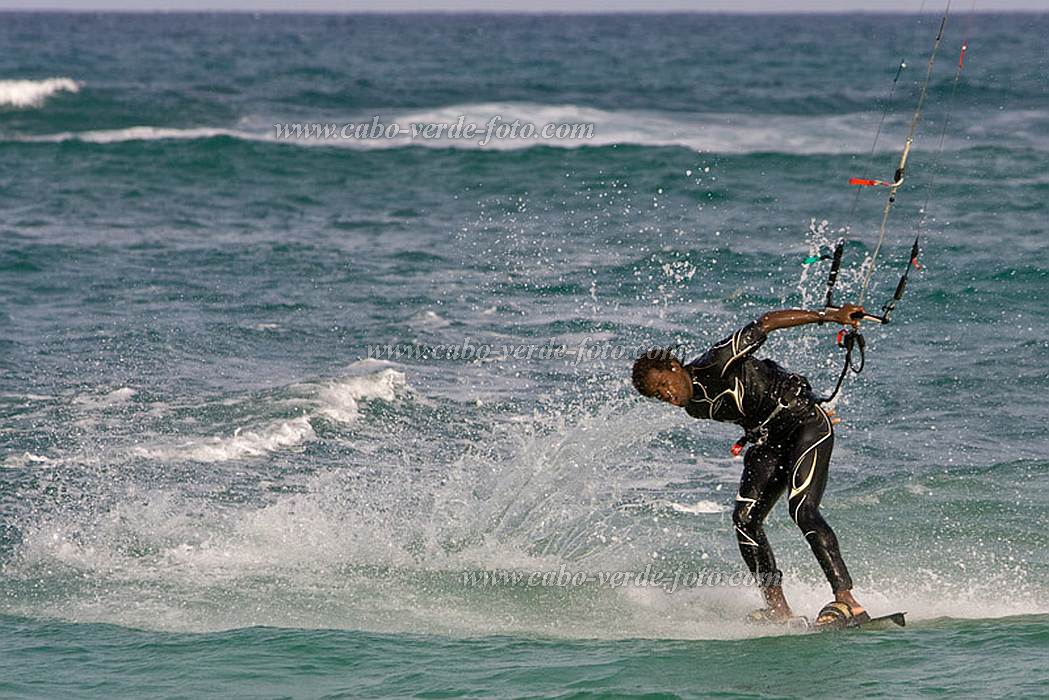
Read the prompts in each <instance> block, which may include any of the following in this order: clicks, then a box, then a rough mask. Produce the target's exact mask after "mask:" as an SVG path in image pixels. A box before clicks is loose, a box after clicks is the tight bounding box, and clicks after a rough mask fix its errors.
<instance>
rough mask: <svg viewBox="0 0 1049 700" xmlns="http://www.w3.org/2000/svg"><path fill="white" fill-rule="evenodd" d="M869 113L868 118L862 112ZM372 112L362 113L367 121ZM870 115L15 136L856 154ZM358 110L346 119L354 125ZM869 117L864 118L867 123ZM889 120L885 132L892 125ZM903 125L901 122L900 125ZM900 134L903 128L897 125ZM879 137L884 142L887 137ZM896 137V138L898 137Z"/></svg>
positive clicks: (670, 116) (597, 114) (409, 119)
mask: <svg viewBox="0 0 1049 700" xmlns="http://www.w3.org/2000/svg"><path fill="white" fill-rule="evenodd" d="M496 116H498V117H499V118H500V119H501V122H500V123H512V122H514V121H515V120H519V122H520V124H522V125H523V124H533V125H535V127H536V129H537V130H540V129H541V128H542V127H543V126H545V125H547V124H552V125H555V126H556V125H559V124H593V125H594V128H593V136H592V137H591V138H586V139H584V138H571V137H568V138H550V139H541V138H528V139H526V138H512V137H503V138H500V137H499V136H498V135H496V136H493V138H491V140H490V141H488V142H487V143H484V144H482V143H481V140H482V139H483V137H484V129H485V128H486V125H487V124H488V123H489V121H491V120H492V118H493V117H496ZM868 116H869V117H870V118H869V119H868V118H867V117H868ZM460 117H464V118H465V120H464V123H466V124H476V125H477V128H478V134H477V135H475V136H474V138H470V139H465V138H448V137H447V136H445V137H443V138H431V139H427V138H422V137H421V136H418V137H413V136H412V135H411V133H410V129H411V125H412V124H454V123H456V121H457V120H459V119H460ZM371 118H372V117H370V116H369V117H367V118H366V120H367V121H369V122H370V120H371ZM874 119H875V117H874V116H873V115H855V114H853V115H845V116H796V115H779V116H777V115H754V114H728V113H720V114H718V113H669V112H662V113H660V112H648V111H633V110H622V111H611V110H602V109H594V108H589V107H579V106H575V105H542V104H533V103H511V102H507V103H495V102H493V103H484V104H466V105H453V106H449V107H441V108H435V109H430V110H423V111H417V112H407V113H400V114H393V115H385V116H384V115H379V120H380V122H381V123H382V124H384V125H391V124H397V125H399V126H400V127H401V131H402V133H401V134H400V135H398V136H395V137H393V138H376V139H371V138H367V139H354V138H346V139H343V138H320V137H302V136H300V137H298V138H278V137H277V130H276V126H275V122H274V123H262V122H260V121H259V120H258V119H253V120H252V121H251V123H250V124H248V123H247V122H245V124H247V125H241V126H240V127H239V128H219V127H190V128H169V127H156V126H134V127H129V128H123V129H108V130H93V131H68V132H62V133H56V134H46V135H35V136H24V137H18V138H16V139H15V140H18V141H32V142H63V141H81V142H85V143H97V144H111V143H124V142H129V141H158V140H175V139H183V140H191V139H210V138H216V137H228V138H234V139H241V140H245V141H263V142H269V143H285V144H290V145H296V146H307V147H334V148H349V149H357V150H381V149H390V148H404V147H408V146H420V147H425V148H445V149H446V148H455V149H464V150H497V151H510V150H520V149H526V148H535V147H537V146H547V147H554V148H579V147H581V146H615V145H637V146H679V147H684V148H689V149H692V150H695V151H698V152H716V153H760V152H783V153H797V154H811V153H859V152H864V151H866V150H869V148H870V138H871V133H872V132H873V128H874ZM361 121H365V118H364V117H357V118H356V119H348V120H346V122H345V123H351V124H356V123H359V122H361ZM868 121H869V122H870V124H868ZM893 126H894V125H890V126H889V127H888V129H889V131H890V134H889V135H888V136H889V137H891V129H892V127H893ZM901 128H902V125H901ZM901 133H902V132H901ZM889 137H887V138H884V139H883V140H882V143H884V144H886V148H890V146H892V144H893V143H894V141H893V140H892V139H891V138H889ZM898 140H902V137H901V139H898Z"/></svg>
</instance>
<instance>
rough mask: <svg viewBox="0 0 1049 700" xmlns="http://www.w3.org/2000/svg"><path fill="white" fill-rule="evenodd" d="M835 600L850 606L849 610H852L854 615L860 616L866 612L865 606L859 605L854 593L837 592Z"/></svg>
mask: <svg viewBox="0 0 1049 700" xmlns="http://www.w3.org/2000/svg"><path fill="white" fill-rule="evenodd" d="M834 600H836V601H838V602H839V603H845V604H846V605H848V606H849V608H851V609H852V613H853V614H854V615H859V614H860V613H861V612H863V611H864V608H863V606H862V605H860V604H859V602H858V601H857V600H856V598H855V597H853V595H852V591H835V592H834Z"/></svg>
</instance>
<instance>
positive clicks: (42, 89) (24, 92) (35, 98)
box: [0, 78, 80, 108]
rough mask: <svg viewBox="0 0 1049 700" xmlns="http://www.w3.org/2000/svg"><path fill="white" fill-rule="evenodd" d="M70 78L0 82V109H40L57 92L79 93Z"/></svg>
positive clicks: (78, 89) (77, 87)
mask: <svg viewBox="0 0 1049 700" xmlns="http://www.w3.org/2000/svg"><path fill="white" fill-rule="evenodd" d="M79 91H80V86H79V85H77V83H76V81H75V80H73V79H72V78H47V79H46V80H0V107H18V108H26V107H40V106H42V105H43V104H44V102H46V101H47V98H49V97H51V96H52V95H54V94H55V93H58V92H79Z"/></svg>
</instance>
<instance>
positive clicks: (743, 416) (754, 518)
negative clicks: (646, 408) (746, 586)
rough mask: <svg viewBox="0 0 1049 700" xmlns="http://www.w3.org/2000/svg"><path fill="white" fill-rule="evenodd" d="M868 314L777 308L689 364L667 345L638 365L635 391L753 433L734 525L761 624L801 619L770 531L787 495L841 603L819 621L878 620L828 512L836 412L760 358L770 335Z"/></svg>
mask: <svg viewBox="0 0 1049 700" xmlns="http://www.w3.org/2000/svg"><path fill="white" fill-rule="evenodd" d="M862 316H863V309H862V308H861V307H859V306H854V305H852V304H846V305H845V306H843V307H842V308H840V309H826V310H825V311H804V310H801V309H788V310H782V311H770V312H769V313H767V314H765V315H764V316H762V317H761V318H759V319H758V320H757V321H755V322H753V323H750V324H748V325H746V326H744V327H743V328H741V329H739V330H738V331H736V332H735V333H733V334H732V335H731V336H729V337H728V338H726V339H725V340H723V341H721V342H720V343H717V344H716V345H714V346H713V347H712V348H710V349H709V350H708V351H707V352H706V353H705V354H704V355H703V356H702V357H700V358H699V359H698V360H695V361H693V362H691V363H689V364H687V365H683V364H682V363H681V361H680V360H678V359H677V358H675V357H673V356H672V355H671V354H670V353H669V352H668V351H667V350H663V349H660V350H651V351H649V352H647V353H645V354H644V355H642V356H641V357H639V358H638V359H637V361H636V362H635V363H634V370H633V383H634V387H635V388H636V389H637V390H638V391H639V392H641V394H643V395H644V396H651V397H654V398H657V399H660V400H662V401H666V402H667V403H670V404H673V405H674V406H680V407H682V408H684V409H685V410H686V411H687V412H688V414H689V415H690V416H692V417H694V418H706V419H711V420H716V421H727V422H731V423H737V424H738V425H740V426H742V427H743V429H744V430H745V431H746V432H745V435H744V437H743V439H742V440H741V441H740V443H737V445H740V446H742V444H744V443H749V444H750V449H748V450H747V453H746V456H745V458H744V462H743V475H742V477H741V478H740V484H739V494H738V495H737V496H736V507H735V511H734V512H733V514H732V522H733V525H734V526H735V531H736V539H737V541H738V543H739V550H740V553H742V555H743V559H744V561H745V562H746V563H747V567H748V568H749V569H750V571H751V573H752V574H753V575H754V577H755V580H756V581H757V582H758V584H759V585H760V586H761V590H762V593H763V595H764V598H765V603H766V607H765V608H763V609H761V610H756V611H755V612H754V613H752V614H751V618H752V619H754V620H759V621H769V622H786V621H788V620H789V619H790V618H791V617H792V613H791V610H790V606H789V605H787V600H786V598H785V597H784V596H783V588H782V586H781V585H780V579H781V577H782V574H781V573H780V571H779V569H777V568H776V559H775V557H774V556H773V554H772V548H771V547H770V546H769V542H768V539H767V538H766V537H765V531H764V529H763V527H762V523H763V522H764V520H765V516H766V515H768V513H769V511H770V510H771V509H772V506H773V505H774V504H775V503H776V501H777V499H779V497H780V495H781V494H782V493H783V492H784V491H787V504H788V509H789V512H790V517H791V518H792V519H793V520H794V522H795V523H797V525H798V527H799V528H801V531H802V533H803V534H804V536H805V539H806V540H807V541H808V543H809V546H810V547H811V548H812V553H813V554H814V555H815V556H816V560H817V561H818V562H819V564H820V567H821V568H822V569H823V573H824V574H825V575H826V577H827V580H828V581H829V582H830V585H831V588H832V589H833V591H834V599H835V600H834V601H833V602H831V603H828V604H827V606H825V607H824V609H823V610H821V611H820V614H819V617H818V618H817V620H816V623H817V625H824V624H841V623H844V622H846V621H850V622H851V621H855V622H862V621H864V620H866V619H869V616H868V615H867V613H866V612H865V611H864V609H863V607H862V606H861V605H860V604H859V603H858V602H857V601H856V599H855V598H854V597H853V595H852V579H851V578H850V577H849V572H848V569H846V568H845V562H844V561H843V560H842V558H841V552H840V550H839V548H838V539H837V537H835V535H834V531H833V530H832V529H831V527H830V525H828V524H827V522H826V521H825V520H824V519H823V516H822V515H820V510H819V506H820V498H821V497H822V496H823V489H824V487H825V486H826V485H827V468H828V466H829V464H830V455H831V450H832V449H833V447H834V429H833V427H832V426H831V419H830V416H829V415H828V413H827V412H826V411H825V410H823V409H822V408H821V407H820V406H819V405H818V404H817V403H816V400H815V397H814V396H813V393H812V388H811V387H810V386H809V383H808V381H807V380H806V379H805V378H804V377H802V376H800V375H797V374H792V373H790V372H788V371H787V370H785V369H784V368H782V367H780V366H779V365H778V364H776V363H775V362H773V361H772V360H767V359H766V360H758V359H755V358H754V356H753V355H754V351H755V350H757V349H758V348H759V347H761V345H762V344H763V343H764V342H765V340H766V338H767V337H768V333H769V332H770V331H774V330H779V329H781V328H791V327H793V326H800V325H804V324H807V323H821V324H822V323H824V322H827V321H830V322H833V323H840V324H842V325H852V326H858V325H859V320H858V319H860V318H861V317H862Z"/></svg>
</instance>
